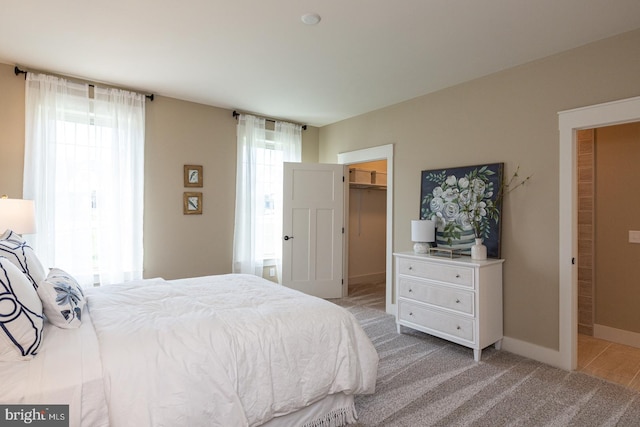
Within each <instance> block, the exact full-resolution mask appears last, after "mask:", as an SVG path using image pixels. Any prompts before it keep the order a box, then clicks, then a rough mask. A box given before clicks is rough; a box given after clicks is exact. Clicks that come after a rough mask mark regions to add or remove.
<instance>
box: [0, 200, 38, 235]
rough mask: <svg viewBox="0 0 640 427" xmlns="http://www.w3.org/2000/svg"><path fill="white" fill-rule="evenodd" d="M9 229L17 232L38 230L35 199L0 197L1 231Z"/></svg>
mask: <svg viewBox="0 0 640 427" xmlns="http://www.w3.org/2000/svg"><path fill="white" fill-rule="evenodd" d="M7 229H8V230H12V231H13V232H14V233H17V234H33V233H35V232H36V215H35V206H34V203H33V200H23V199H9V198H7V196H2V198H0V232H2V231H4V230H7Z"/></svg>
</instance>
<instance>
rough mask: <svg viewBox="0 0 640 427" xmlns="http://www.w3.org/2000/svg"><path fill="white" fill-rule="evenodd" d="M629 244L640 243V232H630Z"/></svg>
mask: <svg viewBox="0 0 640 427" xmlns="http://www.w3.org/2000/svg"><path fill="white" fill-rule="evenodd" d="M629 243H640V231H633V230H629Z"/></svg>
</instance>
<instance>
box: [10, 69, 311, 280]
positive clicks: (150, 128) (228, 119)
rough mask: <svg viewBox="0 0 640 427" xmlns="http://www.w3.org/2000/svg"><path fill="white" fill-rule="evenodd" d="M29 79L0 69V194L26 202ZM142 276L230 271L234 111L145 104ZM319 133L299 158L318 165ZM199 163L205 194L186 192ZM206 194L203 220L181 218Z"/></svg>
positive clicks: (168, 102)
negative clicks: (187, 170)
mask: <svg viewBox="0 0 640 427" xmlns="http://www.w3.org/2000/svg"><path fill="white" fill-rule="evenodd" d="M24 90H25V88H24V77H23V76H15V75H14V73H13V65H6V64H0V194H7V195H9V196H10V197H21V196H22V173H23V163H24ZM146 116H147V118H146V141H145V207H144V209H145V212H144V251H145V254H144V275H145V277H158V276H161V277H164V278H166V279H174V278H179V277H192V276H200V275H206V274H223V273H229V272H231V259H232V247H233V223H234V220H233V216H234V207H235V170H236V167H235V163H236V136H235V135H236V121H235V119H234V118H233V116H232V111H231V110H225V109H221V108H215V107H209V106H206V105H201V104H195V103H191V102H185V101H180V100H176V99H172V98H166V97H162V96H156V97H155V100H154V101H153V102H149V101H148V102H147V104H146ZM318 136H319V132H318V129H317V128H314V127H308V128H307V130H306V131H304V132H303V141H302V157H303V160H304V161H307V162H317V160H318ZM185 164H196V165H202V166H203V168H204V170H203V172H204V173H203V174H204V186H203V187H202V189H201V190H200V189H191V190H189V189H187V188H184V187H183V180H182V178H183V166H184V165H185ZM192 190H193V191H202V193H203V214H202V215H183V214H182V194H183V192H184V191H192Z"/></svg>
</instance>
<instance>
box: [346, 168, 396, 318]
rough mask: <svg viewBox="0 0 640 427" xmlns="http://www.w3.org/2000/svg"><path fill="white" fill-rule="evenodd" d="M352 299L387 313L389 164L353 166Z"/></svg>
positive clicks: (349, 257)
mask: <svg viewBox="0 0 640 427" xmlns="http://www.w3.org/2000/svg"><path fill="white" fill-rule="evenodd" d="M348 209H349V210H348V215H347V216H348V227H347V229H348V233H349V235H348V236H347V239H348V241H347V250H348V253H347V262H348V268H347V271H348V281H347V283H348V290H347V292H348V296H349V297H352V298H358V299H359V300H360V301H362V303H364V305H367V306H371V307H372V308H376V309H379V310H383V311H384V310H385V306H386V301H385V299H386V298H385V296H386V246H387V245H386V223H387V215H386V212H387V161H386V160H375V161H371V162H363V163H355V164H350V165H349V203H348Z"/></svg>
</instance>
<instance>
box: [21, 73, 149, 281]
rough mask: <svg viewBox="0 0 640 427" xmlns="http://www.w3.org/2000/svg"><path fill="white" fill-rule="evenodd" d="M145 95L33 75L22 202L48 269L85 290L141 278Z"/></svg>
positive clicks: (28, 85) (28, 95)
mask: <svg viewBox="0 0 640 427" xmlns="http://www.w3.org/2000/svg"><path fill="white" fill-rule="evenodd" d="M144 125H145V97H144V95H141V94H136V93H131V92H128V91H124V90H120V89H105V88H97V87H96V88H94V90H93V96H91V94H90V90H89V86H88V85H87V84H79V83H74V82H69V81H66V80H65V79H61V78H57V77H53V76H48V75H43V74H33V73H28V74H27V83H26V129H25V133H26V141H25V167H24V189H23V194H24V198H27V199H33V200H34V201H35V207H36V221H37V233H36V234H34V235H33V236H30V241H31V242H32V244H33V246H34V249H35V250H36V252H37V253H38V256H39V257H40V258H41V259H42V262H43V264H44V265H45V266H47V267H58V268H61V269H63V270H66V271H68V272H69V273H70V274H72V275H73V276H74V277H75V278H76V279H77V280H78V282H79V283H80V284H81V285H83V286H93V285H95V284H110V283H120V282H123V281H127V280H135V279H140V278H142V265H143V247H142V221H143V202H144Z"/></svg>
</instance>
